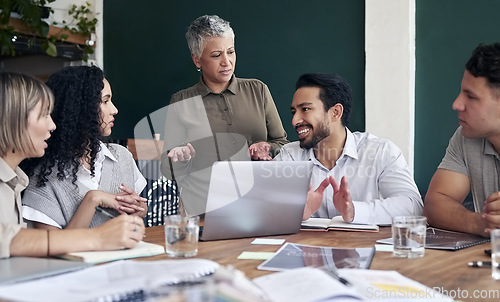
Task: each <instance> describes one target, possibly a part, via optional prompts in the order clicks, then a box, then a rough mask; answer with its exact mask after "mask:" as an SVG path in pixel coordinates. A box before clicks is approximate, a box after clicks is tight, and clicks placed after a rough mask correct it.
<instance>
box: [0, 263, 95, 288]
mask: <svg viewBox="0 0 500 302" xmlns="http://www.w3.org/2000/svg"><path fill="white" fill-rule="evenodd" d="M90 265H91V264H88V263H84V262H75V261H68V260H61V259H52V258H34V257H10V258H5V259H0V285H6V284H11V283H15V282H22V281H28V280H32V279H37V278H42V277H48V276H52V275H58V274H62V273H67V272H71V271H74V270H78V269H82V268H85V267H88V266H90Z"/></svg>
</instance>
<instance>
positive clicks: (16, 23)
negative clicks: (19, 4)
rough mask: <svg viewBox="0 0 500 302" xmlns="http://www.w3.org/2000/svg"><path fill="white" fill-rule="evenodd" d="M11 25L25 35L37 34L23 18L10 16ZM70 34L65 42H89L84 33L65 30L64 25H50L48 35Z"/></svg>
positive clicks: (82, 43) (80, 43) (81, 43)
mask: <svg viewBox="0 0 500 302" xmlns="http://www.w3.org/2000/svg"><path fill="white" fill-rule="evenodd" d="M9 25H10V26H12V27H14V30H15V31H16V32H19V33H21V34H25V35H35V33H33V32H32V31H31V30H30V29H29V27H28V26H27V25H26V24H24V23H23V22H22V21H21V19H18V18H10V21H9ZM64 34H66V35H68V39H66V40H64V42H69V43H74V44H79V45H85V43H86V42H87V40H88V38H87V37H85V36H84V35H81V34H74V33H72V32H71V31H69V30H65V29H64V28H62V27H57V26H50V27H49V34H48V36H56V37H58V38H59V37H60V36H61V35H64Z"/></svg>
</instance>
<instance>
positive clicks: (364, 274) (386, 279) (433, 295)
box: [253, 267, 453, 302]
mask: <svg viewBox="0 0 500 302" xmlns="http://www.w3.org/2000/svg"><path fill="white" fill-rule="evenodd" d="M338 273H339V275H341V276H342V277H343V278H344V279H346V280H348V281H349V284H350V285H344V284H342V283H341V282H339V281H337V279H335V278H331V277H330V275H329V274H327V273H326V272H325V271H323V270H320V269H317V268H312V267H305V268H298V269H293V270H288V271H283V272H278V273H274V274H270V275H265V276H261V277H257V278H254V279H253V282H254V283H255V284H256V285H258V286H259V287H260V288H261V289H262V290H263V291H264V292H265V293H266V294H267V296H268V297H269V299H270V300H271V301H275V302H288V301H301V302H314V301H387V300H393V301H429V302H431V301H432V302H434V301H442V302H453V299H451V298H450V297H447V296H445V295H443V294H441V293H439V292H437V291H434V290H433V289H432V288H430V287H427V286H425V285H423V284H421V283H419V282H416V281H414V280H412V279H409V278H406V277H405V276H403V275H401V274H400V273H398V272H396V271H381V270H363V269H340V270H339V271H338Z"/></svg>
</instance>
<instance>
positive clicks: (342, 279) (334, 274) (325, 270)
mask: <svg viewBox="0 0 500 302" xmlns="http://www.w3.org/2000/svg"><path fill="white" fill-rule="evenodd" d="M321 270H323V271H324V272H326V273H327V274H329V275H330V276H331V277H333V278H334V279H337V280H338V281H339V282H340V283H342V284H344V285H346V286H351V283H350V282H349V281H347V280H346V279H344V278H342V277H341V276H340V275H339V274H338V273H337V272H336V271H333V270H332V269H329V268H326V267H323V268H321Z"/></svg>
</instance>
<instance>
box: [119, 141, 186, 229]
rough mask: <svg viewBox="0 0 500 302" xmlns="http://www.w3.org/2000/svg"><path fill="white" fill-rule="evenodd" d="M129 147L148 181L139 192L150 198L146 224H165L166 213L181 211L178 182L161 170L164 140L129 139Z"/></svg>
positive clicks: (171, 213) (147, 225)
mask: <svg viewBox="0 0 500 302" xmlns="http://www.w3.org/2000/svg"><path fill="white" fill-rule="evenodd" d="M127 147H128V149H129V150H130V152H131V153H132V155H133V157H134V159H135V161H136V163H137V167H138V168H139V170H140V171H141V173H142V175H144V177H145V178H146V181H147V184H146V187H145V188H144V190H143V191H142V192H141V193H140V194H139V195H140V196H142V197H144V198H146V199H147V200H148V201H147V205H148V212H147V214H146V217H145V218H144V224H145V225H146V227H150V226H157V225H163V224H164V223H165V220H164V219H165V216H166V215H176V214H178V212H179V201H178V199H179V193H178V190H177V184H176V182H175V181H172V180H170V179H167V178H166V177H165V176H163V175H162V174H161V171H160V165H161V161H160V159H161V153H162V150H163V141H161V140H151V139H128V141H127Z"/></svg>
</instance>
